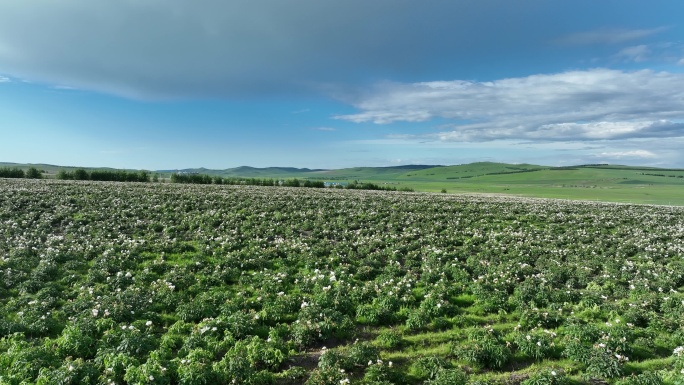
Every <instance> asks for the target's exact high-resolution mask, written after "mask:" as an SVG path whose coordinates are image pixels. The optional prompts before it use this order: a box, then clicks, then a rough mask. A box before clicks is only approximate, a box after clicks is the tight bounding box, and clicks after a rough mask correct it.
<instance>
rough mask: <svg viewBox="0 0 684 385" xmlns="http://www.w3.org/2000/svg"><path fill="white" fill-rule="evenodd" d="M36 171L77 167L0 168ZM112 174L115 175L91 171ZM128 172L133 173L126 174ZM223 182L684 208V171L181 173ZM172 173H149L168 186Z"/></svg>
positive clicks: (473, 168)
mask: <svg viewBox="0 0 684 385" xmlns="http://www.w3.org/2000/svg"><path fill="white" fill-rule="evenodd" d="M3 167H5V168H12V167H18V168H21V169H24V170H27V169H28V168H29V167H36V168H38V169H40V170H43V171H45V177H47V178H51V177H52V178H54V177H55V175H56V174H57V173H58V172H59V171H60V170H61V171H67V172H73V171H74V170H76V168H75V167H61V166H54V165H45V164H36V165H29V164H14V163H1V162H0V168H3ZM90 170H101V171H116V170H113V169H90ZM129 171H131V170H129ZM182 171H183V172H185V173H197V174H204V175H210V176H221V177H226V178H272V179H281V180H282V179H292V178H298V179H299V180H311V181H323V182H331V183H351V182H353V181H360V182H370V183H374V184H377V185H379V186H381V187H386V188H387V187H389V188H395V189H397V190H399V189H402V188H408V189H413V190H415V191H423V192H441V191H443V190H446V191H447V192H448V193H458V194H463V193H476V194H497V195H501V194H504V195H512V196H525V197H536V198H558V199H571V200H589V201H603V202H622V203H636V204H657V205H676V206H684V169H660V168H652V167H632V166H619V165H583V166H572V167H549V166H539V165H532V164H507V163H493V162H478V163H470V164H462V165H457V166H430V165H405V166H395V167H354V168H344V169H337V170H311V169H301V168H299V169H298V168H292V167H267V168H254V167H236V168H231V169H225V170H210V169H205V168H198V169H186V170H182ZM174 172H175V171H171V170H160V171H152V173H155V174H157V175H159V176H160V177H161V179H162V180H168V179H169V177H170V176H171V174H172V173H174Z"/></svg>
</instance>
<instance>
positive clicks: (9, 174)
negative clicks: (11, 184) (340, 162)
mask: <svg viewBox="0 0 684 385" xmlns="http://www.w3.org/2000/svg"><path fill="white" fill-rule="evenodd" d="M24 176H25V174H24V170H22V169H19V168H16V167H15V168H1V169H0V178H23V177H24Z"/></svg>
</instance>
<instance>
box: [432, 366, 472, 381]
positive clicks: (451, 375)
mask: <svg viewBox="0 0 684 385" xmlns="http://www.w3.org/2000/svg"><path fill="white" fill-rule="evenodd" d="M467 382H468V375H467V374H465V373H464V372H463V371H462V370H460V369H442V370H440V371H438V372H437V374H436V375H435V377H434V378H432V379H430V380H428V381H426V382H425V384H426V385H465V384H466V383H467Z"/></svg>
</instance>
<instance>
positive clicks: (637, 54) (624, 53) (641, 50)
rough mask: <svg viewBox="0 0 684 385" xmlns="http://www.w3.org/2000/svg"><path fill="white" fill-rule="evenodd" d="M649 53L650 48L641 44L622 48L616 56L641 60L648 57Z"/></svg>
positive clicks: (636, 60)
mask: <svg viewBox="0 0 684 385" xmlns="http://www.w3.org/2000/svg"><path fill="white" fill-rule="evenodd" d="M650 54H651V50H650V49H649V48H648V46H646V45H644V44H641V45H636V46H632V47H627V48H623V49H622V50H620V52H618V53H617V55H616V57H617V58H618V59H622V60H626V61H633V62H643V61H645V60H647V59H648V57H649V55H650Z"/></svg>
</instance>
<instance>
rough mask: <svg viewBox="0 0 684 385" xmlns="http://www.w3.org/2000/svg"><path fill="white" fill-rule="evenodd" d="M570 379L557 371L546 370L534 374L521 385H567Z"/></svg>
mask: <svg viewBox="0 0 684 385" xmlns="http://www.w3.org/2000/svg"><path fill="white" fill-rule="evenodd" d="M566 384H569V381H568V378H567V377H566V376H565V375H564V374H563V373H560V372H559V371H557V370H555V369H544V370H541V371H539V372H536V373H534V374H533V375H531V376H530V378H528V379H526V380H525V381H523V382H522V383H521V384H520V385H566Z"/></svg>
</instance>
